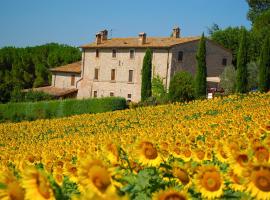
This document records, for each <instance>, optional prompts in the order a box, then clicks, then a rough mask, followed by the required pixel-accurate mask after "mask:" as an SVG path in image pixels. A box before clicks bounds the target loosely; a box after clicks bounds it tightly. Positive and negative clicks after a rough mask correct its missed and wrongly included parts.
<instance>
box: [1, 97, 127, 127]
mask: <svg viewBox="0 0 270 200" xmlns="http://www.w3.org/2000/svg"><path fill="white" fill-rule="evenodd" d="M126 108H127V104H126V100H125V99H124V98H120V97H106V98H97V99H83V100H77V99H67V100H62V101H60V100H54V101H40V102H32V103H30V102H28V103H8V104H0V113H1V116H0V121H13V122H19V121H23V120H28V121H32V120H36V119H51V118H59V117H67V116H71V115H78V114H85V113H100V112H107V111H114V110H122V109H126Z"/></svg>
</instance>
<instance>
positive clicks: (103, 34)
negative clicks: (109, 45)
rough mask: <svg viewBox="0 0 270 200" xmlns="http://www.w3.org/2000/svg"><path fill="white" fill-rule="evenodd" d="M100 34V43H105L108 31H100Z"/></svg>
mask: <svg viewBox="0 0 270 200" xmlns="http://www.w3.org/2000/svg"><path fill="white" fill-rule="evenodd" d="M100 33H101V40H102V41H105V40H107V39H108V31H107V30H106V29H105V30H103V31H100Z"/></svg>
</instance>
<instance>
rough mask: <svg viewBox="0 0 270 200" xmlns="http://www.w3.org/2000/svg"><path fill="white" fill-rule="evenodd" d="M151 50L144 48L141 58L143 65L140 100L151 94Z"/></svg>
mask: <svg viewBox="0 0 270 200" xmlns="http://www.w3.org/2000/svg"><path fill="white" fill-rule="evenodd" d="M151 76H152V51H151V49H149V48H148V49H146V52H145V55H144V58H143V67H142V86H141V100H142V101H145V100H146V99H147V98H149V97H151V95H152V84H151Z"/></svg>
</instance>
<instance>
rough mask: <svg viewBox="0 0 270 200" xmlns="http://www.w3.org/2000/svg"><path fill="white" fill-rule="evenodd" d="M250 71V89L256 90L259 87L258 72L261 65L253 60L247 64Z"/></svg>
mask: <svg viewBox="0 0 270 200" xmlns="http://www.w3.org/2000/svg"><path fill="white" fill-rule="evenodd" d="M247 71H248V90H249V91H251V90H255V89H257V88H258V84H259V83H258V73H259V67H258V64H257V63H256V62H251V63H248V64H247Z"/></svg>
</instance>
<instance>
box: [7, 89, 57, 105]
mask: <svg viewBox="0 0 270 200" xmlns="http://www.w3.org/2000/svg"><path fill="white" fill-rule="evenodd" d="M52 99H55V98H54V96H52V95H49V94H47V93H44V92H38V91H33V90H30V91H28V92H22V91H21V88H20V87H15V88H14V90H13V91H12V93H11V102H35V101H48V100H52Z"/></svg>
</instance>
